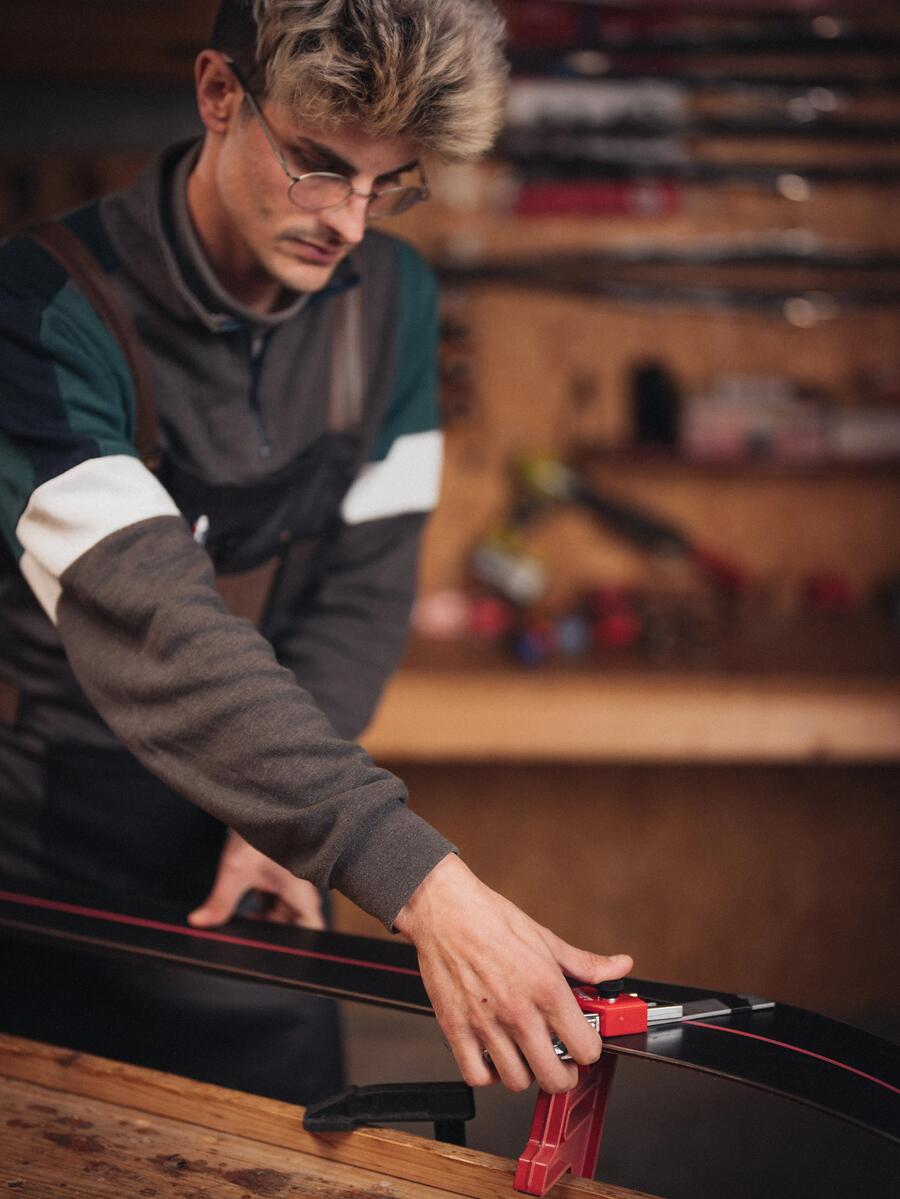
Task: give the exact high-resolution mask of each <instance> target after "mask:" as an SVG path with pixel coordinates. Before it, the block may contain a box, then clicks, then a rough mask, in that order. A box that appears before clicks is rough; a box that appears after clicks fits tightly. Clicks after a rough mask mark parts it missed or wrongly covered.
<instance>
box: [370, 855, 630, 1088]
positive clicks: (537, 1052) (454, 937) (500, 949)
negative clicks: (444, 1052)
mask: <svg viewBox="0 0 900 1199" xmlns="http://www.w3.org/2000/svg"><path fill="white" fill-rule="evenodd" d="M394 925H395V927H396V928H397V929H398V930H399V931H400V932H401V933H403V934H404V935H405V936H407V937H409V939H410V940H411V941H412V942H413V944H414V945H415V947H416V950H417V952H418V955H419V966H420V968H421V971H422V978H423V981H424V983H425V987H426V989H427V991H428V994H429V996H430V998H431V1002H432V1005H433V1007H434V1012H435V1015H436V1016H437V1018H438V1021H439V1023H440V1025H441V1028H442V1029H443V1031H444V1035H445V1036H446V1038H447V1040H448V1042H449V1044H450V1048H451V1049H452V1051H453V1055H454V1057H455V1058H456V1061H457V1064H458V1065H459V1068H460V1071H461V1072H462V1076H463V1078H464V1079H465V1080H466V1082H467V1083H469V1085H470V1086H486V1085H488V1084H490V1083H493V1082H496V1081H497V1080H498V1078H499V1080H500V1081H501V1082H502V1083H503V1084H504V1085H505V1086H506V1087H508V1088H509V1090H511V1091H523V1090H525V1089H526V1088H527V1087H528V1086H529V1085H530V1084H531V1082H532V1080H533V1079H537V1081H538V1084H539V1085H540V1087H541V1088H542V1090H544V1091H548V1092H550V1093H551V1094H552V1093H557V1092H560V1091H567V1090H570V1089H571V1088H572V1087H573V1086H574V1085H575V1083H576V1081H577V1077H578V1074H577V1070H576V1068H575V1066H574V1065H573V1064H572V1063H567V1062H563V1061H561V1060H560V1059H559V1058H558V1057H557V1055H556V1053H555V1052H554V1049H553V1044H552V1038H553V1036H554V1035H556V1036H557V1037H559V1039H560V1040H561V1041H562V1042H563V1044H564V1045H565V1046H566V1048H567V1049H568V1051H569V1054H570V1055H571V1057H572V1059H573V1061H574V1062H577V1063H579V1064H580V1065H589V1064H590V1063H591V1062H594V1061H596V1060H597V1058H598V1057H599V1056H600V1038H599V1036H598V1035H597V1033H596V1032H594V1030H593V1029H592V1028H591V1027H590V1025H589V1024H588V1023H587V1021H586V1020H585V1018H584V1015H583V1014H582V1011H581V1008H580V1007H579V1006H578V1003H577V1001H576V999H575V997H574V996H573V994H572V989H571V987H570V986H569V985H568V983H567V982H566V980H565V978H564V977H563V972H565V974H567V975H569V976H570V977H572V978H575V979H578V980H579V981H580V982H586V983H592V984H596V983H599V982H603V981H605V980H606V979H612V978H622V977H623V976H624V975H626V974H627V973H628V972H629V971H630V970H631V969H632V967H633V962H632V960H631V958H630V957H628V956H627V955H626V954H616V955H615V956H614V957H603V956H601V955H599V954H594V953H588V952H587V951H585V950H583V949H576V948H574V946H572V945H568V944H567V943H566V942H565V941H563V940H561V939H560V938H559V937H557V936H556V935H555V934H554V933H552V932H550V930H549V929H546V928H543V927H542V926H541V925H539V924H537V923H536V922H535V921H534V920H532V919H531V918H530V917H529V916H526V915H525V913H524V912H522V911H520V909H519V908H517V907H516V906H515V905H514V904H512V903H510V902H509V901H508V900H506V899H504V898H503V896H502V895H498V894H497V893H496V892H495V891H491V890H490V888H489V887H486V886H485V885H484V883H482V882H480V880H479V879H477V878H476V877H475V875H474V874H473V873H472V872H471V871H470V870H469V869H468V867H466V866H465V865H464V864H463V863H462V862H461V861H460V860H459V858H457V857H455V856H454V855H452V854H451V855H449V856H448V857H446V858H444V859H443V860H442V861H441V862H439V863H438V865H437V866H435V868H434V869H433V870H432V871H431V873H430V874H429V875H428V876H427V877H426V878H425V879H424V881H423V882H422V883H421V884H420V885H419V887H418V888H417V890H416V891H415V892H414V893H413V895H412V896H411V898H410V899H409V900H408V902H407V903H406V904H405V905H404V907H403V908H401V910H400V912H399V914H398V915H397V918H396V920H395V921H394Z"/></svg>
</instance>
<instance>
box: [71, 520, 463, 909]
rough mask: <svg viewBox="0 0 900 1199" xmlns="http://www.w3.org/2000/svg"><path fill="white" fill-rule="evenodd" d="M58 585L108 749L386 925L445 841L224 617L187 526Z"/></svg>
mask: <svg viewBox="0 0 900 1199" xmlns="http://www.w3.org/2000/svg"><path fill="white" fill-rule="evenodd" d="M60 581H61V585H62V592H61V596H60V601H59V605H58V623H59V630H60V634H61V636H62V639H63V643H64V645H65V647H66V651H67V653H68V655H69V658H70V661H71V663H72V666H73V669H74V671H75V673H76V675H77V677H78V679H79V682H80V683H81V685H82V687H83V688H84V690H85V692H86V693H87V695H88V697H89V699H90V700H91V702H92V703H93V704H94V705H95V707H96V708H97V709H98V711H99V712H100V714H101V715H102V716H103V717H104V719H105V720H106V721H107V723H108V724H109V725H110V727H111V728H112V729H113V731H114V732H115V733H116V734H117V736H119V737H120V738H121V740H122V741H123V742H124V743H125V744H126V745H128V746H129V748H130V749H132V751H133V752H134V753H135V754H136V755H137V756H138V757H139V758H140V759H141V760H142V761H143V762H144V764H145V765H146V766H147V767H148V768H149V769H150V770H152V771H153V772H154V773H155V774H157V775H158V776H159V777H160V778H162V779H163V780H164V781H165V782H166V783H168V784H169V785H170V786H172V787H173V788H174V789H176V790H177V791H179V792H180V793H181V794H183V795H185V796H186V797H187V798H188V799H190V800H192V801H193V802H195V803H197V804H199V805H200V806H201V807H203V808H205V809H206V810H207V811H209V812H211V813H212V814H213V815H215V816H216V817H217V818H219V819H221V820H222V821H224V822H225V823H227V824H229V825H230V826H231V827H233V828H235V829H237V830H238V831H239V832H240V833H241V834H242V836H244V837H245V838H246V839H247V840H248V841H249V842H250V843H251V844H253V845H255V846H256V847H257V848H258V849H260V850H261V851H262V852H263V853H265V854H266V855H267V856H268V857H271V858H273V859H274V860H275V861H277V862H280V863H281V864H283V865H284V866H286V867H287V868H288V869H290V870H291V871H292V872H293V873H295V874H298V875H300V876H302V877H305V878H309V879H311V880H312V881H314V882H315V883H316V884H317V885H319V886H322V887H336V888H337V889H338V890H341V891H342V892H343V893H344V894H346V895H348V897H349V898H351V899H352V900H353V901H354V902H356V903H358V904H359V905H360V906H361V907H363V908H365V909H366V910H367V911H369V912H371V913H372V914H374V915H376V916H377V917H378V918H380V919H381V920H383V921H384V922H385V924H387V925H390V923H391V921H392V920H393V917H394V915H395V914H396V911H397V910H398V909H399V907H400V906H401V905H402V904H403V903H404V902H405V900H406V898H407V897H408V895H409V894H410V893H411V891H412V890H414V889H415V887H416V886H417V885H418V883H419V882H420V881H421V879H422V878H423V877H424V876H425V875H426V874H427V873H428V871H429V870H430V869H431V867H432V866H433V865H434V864H435V862H437V861H438V860H440V858H441V857H443V856H444V855H445V854H446V853H447V852H448V849H449V846H448V844H447V842H446V841H445V840H444V839H443V838H442V837H440V835H439V834H438V833H437V832H435V831H434V830H433V829H431V828H430V827H429V826H428V825H426V824H425V823H424V822H423V821H421V820H420V819H419V818H418V817H416V816H415V815H414V814H413V813H412V812H410V811H409V809H408V808H407V807H406V805H405V798H406V793H405V789H404V787H403V785H402V783H401V782H400V781H399V779H397V778H396V777H394V776H393V775H391V774H390V773H389V772H387V771H385V770H381V769H379V768H378V767H376V766H375V765H374V763H372V761H371V760H370V759H369V757H368V756H367V755H366V754H365V753H364V751H363V750H362V749H360V748H359V747H358V746H356V745H353V744H351V743H349V742H346V741H344V740H343V739H342V738H340V737H339V736H338V735H337V734H336V733H335V731H334V729H333V728H332V727H331V725H330V724H329V722H328V720H327V719H326V718H325V716H324V715H323V714H322V713H321V712H320V711H319V710H318V709H317V708H316V706H315V705H314V703H313V702H312V700H311V698H310V696H309V695H308V694H307V693H306V692H305V691H303V690H302V689H301V688H300V687H298V686H297V683H296V680H295V679H294V677H293V675H292V674H291V673H290V672H288V671H287V670H285V669H283V668H281V667H280V666H279V665H278V664H277V662H276V661H275V658H274V655H273V653H272V650H271V647H270V646H269V645H268V644H267V642H266V641H265V640H264V639H263V638H262V637H261V636H260V635H259V634H258V633H257V632H256V630H255V629H253V628H252V626H250V625H249V624H248V623H247V622H244V621H239V620H237V619H235V618H234V617H233V616H231V615H230V614H229V613H228V612H227V611H226V610H225V608H224V606H223V605H222V603H221V601H220V600H219V599H218V597H217V595H216V594H215V592H214V590H213V587H212V574H211V568H210V566H209V562H208V559H207V558H206V556H205V555H204V554H203V553H202V551H200V550H199V549H198V547H196V546H195V545H194V544H193V542H192V541H191V539H190V536H189V534H188V532H187V530H186V528H185V527H184V525H183V522H180V521H179V520H178V519H177V518H173V519H171V520H154V521H148V522H143V523H142V524H138V525H135V526H132V527H130V528H128V529H126V530H123V531H121V532H120V533H117V534H115V535H114V536H113V537H110V538H107V539H106V540H105V541H104V542H103V543H101V544H100V545H98V546H95V547H94V548H93V549H92V550H90V551H89V552H88V553H87V554H85V555H83V556H82V557H81V558H80V559H79V560H78V561H77V562H75V563H74V564H73V565H72V566H71V567H70V568H69V569H68V570H67V571H66V572H65V574H64V575H63V577H62V579H61V580H60Z"/></svg>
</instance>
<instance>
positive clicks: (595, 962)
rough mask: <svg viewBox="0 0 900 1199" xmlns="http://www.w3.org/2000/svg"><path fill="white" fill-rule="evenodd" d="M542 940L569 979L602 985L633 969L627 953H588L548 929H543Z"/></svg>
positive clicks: (632, 962)
mask: <svg viewBox="0 0 900 1199" xmlns="http://www.w3.org/2000/svg"><path fill="white" fill-rule="evenodd" d="M543 932H544V938H545V940H546V942H547V945H548V946H549V948H550V950H551V952H552V953H553V956H554V957H555V958H556V960H557V961H558V962H559V964H560V966H561V967H562V969H563V971H564V972H565V973H566V974H568V975H569V977H570V978H577V979H578V981H579V982H584V983H593V984H596V983H602V982H606V981H607V979H611V978H624V977H625V975H626V974H628V973H629V972H630V971H632V970H633V969H634V961H633V960H632V959H631V958H630V957H629V956H628V954H627V953H614V954H611V955H609V956H607V955H605V954H602V953H590V952H589V951H588V950H587V949H576V947H575V946H574V945H569V944H568V942H566V941H563V940H562V938H561V937H558V936H557V935H556V934H555V933H552V932H550V930H549V929H546V928H545V929H544V930H543Z"/></svg>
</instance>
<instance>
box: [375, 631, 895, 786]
mask: <svg viewBox="0 0 900 1199" xmlns="http://www.w3.org/2000/svg"><path fill="white" fill-rule="evenodd" d="M886 657H887V658H890V655H887V656H886ZM867 665H871V664H870V663H869V664H867ZM847 667H848V663H846V662H843V663H837V664H836V666H835V668H834V669H833V670H832V671H831V672H829V670H828V669H827V664H825V665H822V666H821V667H820V668H819V669H818V670H807V669H802V668H799V669H798V668H796V667H794V668H791V669H777V670H776V669H768V670H767V669H765V668H764V667H763V666H762V665H761V664H757V665H755V666H752V667H745V668H743V669H742V668H739V667H735V666H733V665H732V666H730V667H729V668H727V669H708V668H707V669H702V668H696V667H695V668H683V669H679V668H660V667H654V668H649V667H646V668H644V667H640V666H637V665H632V666H630V667H629V666H627V665H624V664H619V665H615V666H609V667H607V668H602V667H600V666H599V665H593V666H579V667H571V668H569V667H566V666H561V665H560V666H543V667H540V668H538V669H535V670H524V669H521V668H517V667H515V666H513V665H511V664H509V663H507V662H506V661H505V660H504V659H503V658H502V657H500V656H499V655H497V654H496V653H494V652H490V651H483V650H482V651H479V650H478V649H477V647H473V646H468V645H454V646H419V647H416V648H414V650H413V652H412V654H411V655H410V658H409V659H408V661H407V663H406V664H405V665H404V667H403V668H402V669H401V670H400V671H399V672H398V674H397V675H396V677H395V678H394V679H393V681H392V682H391V683H390V685H389V686H388V688H387V691H386V695H385V699H384V702H383V703H382V705H381V708H380V709H379V712H378V714H377V716H376V718H375V721H374V722H373V724H372V725H371V727H370V728H369V730H368V732H367V734H366V736H365V737H364V738H363V744H364V745H365V746H366V748H367V749H368V750H369V751H370V752H371V753H372V754H373V756H375V757H376V759H379V760H390V759H405V760H411V761H459V762H465V761H478V760H509V761H515V760H517V761H535V762H538V761H543V762H564V761H565V762H581V763H588V762H596V763H602V762H609V763H613V762H619V763H621V762H660V763H662V762H722V763H725V762H758V763H779V762H780V763H810V764H811V763H818V762H826V761H834V762H864V761H900V675H898V673H897V672H896V671H895V670H892V669H891V662H890V661H888V660H886V661H885V662H883V663H882V667H883V669H882V670H880V671H879V670H871V669H870V670H863V669H860V670H858V671H853V670H852V669H848V668H847Z"/></svg>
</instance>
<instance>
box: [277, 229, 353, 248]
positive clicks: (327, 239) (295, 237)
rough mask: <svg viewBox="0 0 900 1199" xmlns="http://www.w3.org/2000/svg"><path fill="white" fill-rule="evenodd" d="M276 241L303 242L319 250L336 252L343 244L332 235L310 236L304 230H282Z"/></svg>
mask: <svg viewBox="0 0 900 1199" xmlns="http://www.w3.org/2000/svg"><path fill="white" fill-rule="evenodd" d="M275 240H276V241H305V242H309V244H310V245H312V246H318V247H319V249H320V250H336V249H337V248H338V247H339V246H341V245H342V244H343V243H342V242H341V240H340V238H336V237H335V236H334V235H333V234H324V233H323V234H322V236H321V237H316V236H315V235H314V234H313V235H312V236H311V235H310V234H309V233H307V232H306V230H301V229H283V230H282V231H281V232H280V233H279V234H278V235H277V236H276V238H275Z"/></svg>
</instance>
